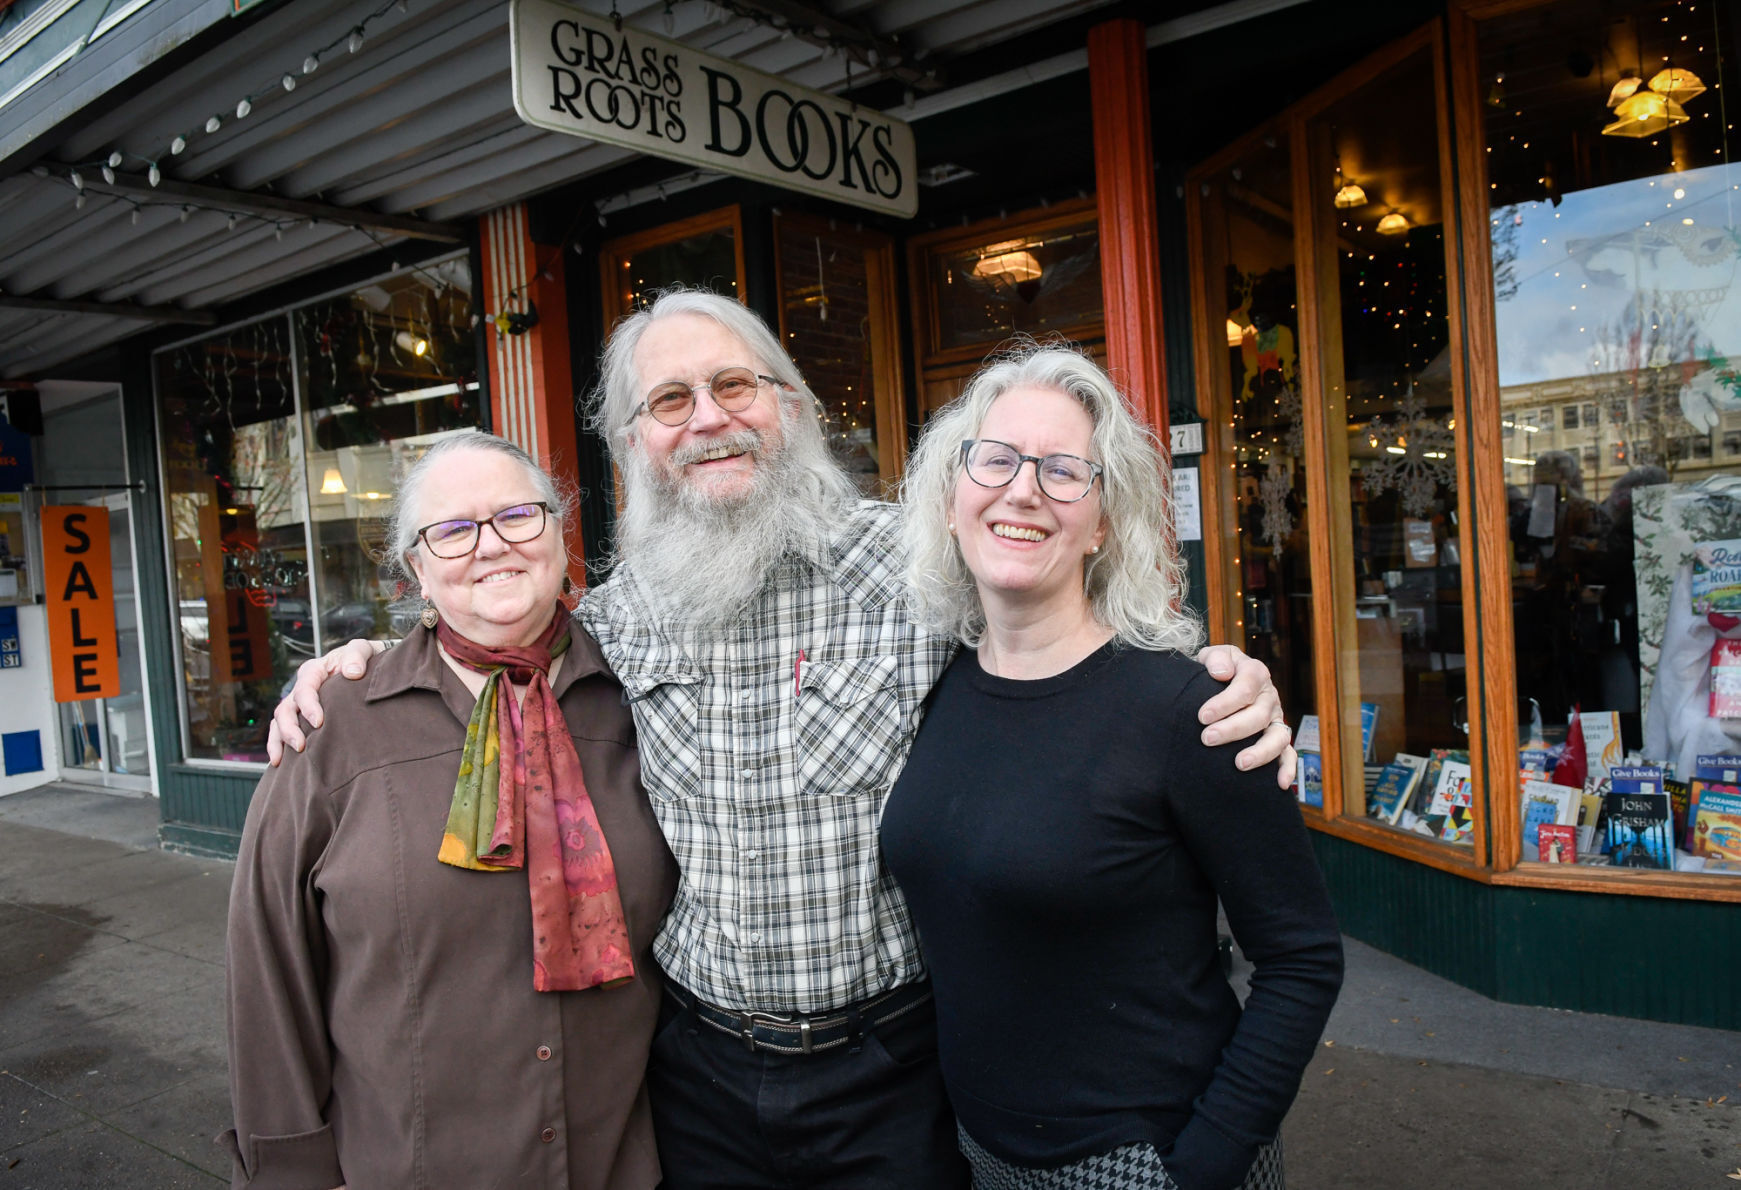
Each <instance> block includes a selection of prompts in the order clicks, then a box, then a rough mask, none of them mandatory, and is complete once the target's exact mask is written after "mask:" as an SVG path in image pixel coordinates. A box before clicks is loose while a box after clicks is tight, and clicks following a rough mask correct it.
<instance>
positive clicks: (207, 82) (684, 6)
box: [0, 0, 1298, 377]
mask: <svg viewBox="0 0 1741 1190" xmlns="http://www.w3.org/2000/svg"><path fill="white" fill-rule="evenodd" d="M1109 2H1110V0H812V3H811V4H808V5H807V4H801V3H795V2H792V0H760V2H756V3H750V2H748V0H742V2H739V0H727V2H726V3H724V4H718V3H707V2H703V0H674V2H673V3H670V4H667V3H666V0H652V2H651V3H645V2H641V0H621V2H620V3H619V4H618V8H619V11H620V13H621V15H622V17H623V20H624V22H625V23H626V24H631V25H636V26H639V27H642V28H644V29H646V30H648V31H650V32H653V33H657V34H660V35H662V36H667V37H670V38H672V39H674V40H679V41H683V42H686V43H688V44H691V45H694V46H696V47H697V48H701V49H705V50H707V51H708V52H710V53H714V54H717V55H720V56H722V57H728V58H732V59H734V60H737V61H740V62H742V63H744V64H746V65H749V66H753V67H755V68H757V69H760V70H763V71H766V72H768V73H770V74H775V75H779V76H781V77H784V78H786V79H788V80H790V81H792V82H794V83H798V84H801V85H803V86H806V87H811V88H815V89H817V90H823V91H839V90H843V89H846V87H847V85H848V77H849V64H850V77H851V81H852V85H853V86H854V87H857V86H861V85H863V84H864V83H866V82H868V81H871V80H872V79H875V78H878V77H895V78H897V79H905V80H907V81H908V83H909V85H911V86H912V87H913V88H914V91H915V94H914V95H913V97H912V102H911V104H910V106H909V109H908V111H907V112H906V113H901V114H906V115H908V117H909V118H917V117H922V116H923V115H924V114H925V112H926V111H927V110H931V109H935V110H943V108H944V107H946V106H952V105H951V104H949V102H948V97H947V93H944V94H941V95H937V96H927V94H926V87H927V79H926V78H925V73H926V71H927V70H929V69H932V68H934V67H936V66H937V65H939V64H946V63H947V62H948V61H949V60H951V59H952V58H955V57H958V56H960V55H962V54H964V53H967V52H969V51H973V50H979V49H984V48H986V47H988V46H993V45H996V44H999V43H1002V42H1005V41H1008V40H1009V39H1011V38H1014V37H1017V36H1019V35H1021V34H1025V33H1029V32H1032V31H1034V30H1036V29H1040V28H1044V27H1045V26H1048V25H1051V24H1054V23H1056V22H1058V21H1061V20H1066V19H1069V18H1071V17H1076V16H1079V15H1082V14H1084V13H1089V12H1092V11H1093V10H1094V9H1097V8H1099V7H1102V6H1104V5H1105V4H1106V3H1109ZM1296 2H1298V0H1237V2H1236V3H1233V4H1223V5H1219V6H1217V7H1216V8H1215V9H1213V10H1211V11H1212V12H1214V13H1223V14H1224V15H1225V19H1222V20H1218V21H1215V22H1214V23H1229V22H1230V21H1231V20H1237V19H1243V18H1245V17H1247V16H1251V15H1256V14H1257V13H1258V12H1262V11H1269V10H1272V9H1274V8H1277V7H1282V6H1284V5H1285V4H1287V3H1296ZM581 7H584V8H587V9H588V10H589V11H592V12H596V13H609V12H610V11H611V7H612V5H611V0H602V2H601V0H587V2H586V3H584V4H583V5H581ZM1185 7H1187V8H1188V7H1192V6H1189V5H1187V6H1185ZM1198 7H1201V6H1198ZM1204 17H1205V13H1203V12H1198V13H1196V14H1195V16H1194V17H1187V18H1185V19H1186V20H1187V21H1193V20H1194V21H1196V22H1198V23H1205V22H1204ZM128 20H129V21H141V22H144V21H149V20H156V21H158V22H159V23H163V24H171V25H173V26H174V29H175V30H176V32H175V36H178V37H180V38H182V39H183V40H186V39H187V38H191V37H193V36H195V35H196V34H197V33H199V32H200V31H201V28H202V26H201V25H200V22H201V21H204V22H205V24H204V26H203V28H204V30H205V34H206V36H207V37H210V36H211V35H212V34H213V33H214V32H221V30H219V29H217V28H216V26H215V24H214V18H213V17H212V7H211V0H203V2H202V3H194V2H193V0H155V2H154V3H152V4H147V5H144V6H143V7H142V8H140V9H138V10H137V11H136V12H135V13H134V15H132V16H130V17H129V18H128ZM128 29H129V27H128V25H127V24H125V23H123V24H122V25H121V26H120V27H118V28H116V29H114V30H112V31H110V32H109V34H108V35H107V38H106V39H105V40H109V41H110V45H111V46H113V47H116V48H114V49H110V50H106V51H105V53H104V54H99V53H98V51H99V50H100V49H103V45H104V43H103V41H98V42H95V43H93V45H92V46H90V47H88V48H87V49H86V50H85V51H84V53H85V54H89V55H91V58H92V61H91V62H90V63H89V64H88V65H87V64H86V63H85V61H84V57H83V56H82V55H79V56H74V57H73V58H72V59H71V60H70V61H69V62H67V63H66V64H65V65H63V66H61V67H60V68H59V72H58V73H57V74H56V75H55V76H53V77H51V78H48V79H46V80H45V81H43V82H40V83H38V84H36V85H35V87H34V88H33V89H32V90H31V91H28V92H26V93H25V94H23V95H22V96H21V97H19V98H17V99H14V100H13V103H12V104H9V105H8V108H11V109H13V110H6V109H0V160H3V161H6V162H8V163H9V166H10V168H11V169H12V170H13V171H14V172H12V173H11V174H10V176H7V177H4V178H0V228H4V234H3V236H0V376H7V377H15V376H25V375H32V376H40V375H43V374H44V372H45V370H47V369H51V368H53V367H54V366H55V365H56V364H59V363H62V362H64V361H67V360H70V359H72V358H74V357H76V356H79V355H83V354H85V353H86V352H89V351H91V350H93V349H95V348H98V347H101V346H104V345H106V344H110V343H113V342H115V341H117V340H120V339H123V338H125V337H127V336H128V335H131V334H134V333H137V332H138V331H140V330H141V329H144V328H145V327H147V326H149V325H151V324H152V323H161V322H169V321H180V322H186V323H188V324H193V325H197V324H199V323H200V322H202V321H205V322H208V323H209V321H210V320H211V311H212V310H213V309H215V308H217V307H220V306H222V305H223V304H225V303H227V302H230V301H233V300H235V299H237V298H240V297H243V296H245V295H248V294H250V293H256V292H260V291H262V290H265V289H268V288H270V287H271V286H274V285H277V284H279V283H281V282H284V281H286V280H289V279H291V278H293V277H296V276H299V275H302V274H306V273H310V272H313V271H315V270H319V269H323V268H326V267H329V266H331V265H334V264H337V263H340V262H342V261H345V260H347V259H351V258H355V257H359V256H362V255H365V254H368V253H370V252H374V251H376V250H377V249H379V248H381V247H384V246H390V245H393V244H396V243H401V242H403V241H405V240H406V239H407V238H409V237H417V238H422V239H432V240H437V241H441V240H448V241H450V242H453V243H455V244H456V245H458V244H460V243H463V242H464V238H465V236H466V234H467V232H466V225H467V223H468V221H469V220H471V219H473V218H474V217H476V216H477V215H479V214H481V213H483V212H485V211H488V210H491V209H493V208H496V207H499V206H502V205H504V204H507V203H511V202H515V201H518V200H520V199H524V198H527V197H529V196H531V195H534V194H537V193H539V192H541V191H544V190H549V189H551V188H553V187H556V186H558V185H562V184H565V183H570V182H573V181H576V180H578V179H583V178H586V177H589V176H592V175H595V174H598V173H600V172H602V171H605V170H608V169H611V168H612V167H614V166H617V165H620V164H622V163H623V162H625V161H628V160H630V159H632V158H633V157H634V156H635V154H633V153H632V152H631V151H629V150H626V149H621V148H614V147H610V146H606V145H602V144H595V143H593V142H590V141H587V140H583V139H579V138H576V137H571V136H565V135H561V134H557V133H551V132H545V131H540V130H538V129H535V128H531V127H528V126H527V125H525V124H523V123H521V121H520V120H519V118H518V117H517V116H516V115H515V112H514V107H513V102H512V98H511V91H510V77H509V46H508V9H507V5H506V4H504V3H501V2H500V0H397V2H396V0H370V2H368V3H362V2H359V0H297V2H296V3H294V4H283V5H280V6H278V7H277V8H276V9H274V10H273V11H270V12H268V13H266V14H265V15H264V16H262V17H259V18H258V19H255V20H253V21H252V22H251V23H247V24H245V25H239V26H238V28H237V31H236V32H235V33H234V34H233V35H231V36H229V37H227V38H224V39H221V40H219V41H218V43H217V44H216V46H215V48H213V49H211V50H209V51H206V52H204V53H202V54H199V55H198V56H197V57H194V58H193V59H192V60H191V61H190V62H187V63H186V64H184V65H181V66H180V67H179V68H178V69H176V70H175V71H174V73H173V74H170V75H168V77H163V78H160V79H158V80H157V81H155V82H152V83H151V84H150V85H148V86H145V87H143V88H137V87H131V86H126V85H124V84H125V83H126V82H127V80H126V78H125V71H126V68H125V63H124V62H123V63H122V64H120V65H117V64H116V58H117V54H118V53H119V51H120V50H121V49H122V48H125V47H124V46H123V42H124V41H125V37H126V35H127V33H128ZM359 34H360V35H359ZM135 40H136V41H141V43H142V44H144V45H147V46H148V47H149V45H155V44H156V43H151V42H149V39H141V38H138V37H135ZM1153 40H1154V39H1153V37H1151V42H1152V41H1153ZM158 48H159V49H160V50H161V46H159V47H158ZM136 52H137V53H138V54H139V62H140V64H141V68H143V67H144V65H146V64H147V57H148V55H147V53H146V50H145V49H139V50H137V51H136ZM311 56H312V57H313V58H314V59H316V60H315V61H314V62H313V69H312V70H310V69H307V67H308V65H309V59H310V58H311ZM873 58H874V59H875V61H876V62H877V65H876V66H875V67H872V66H870V65H869V63H870V61H871V60H872V59H873ZM1017 65H1020V64H1019V63H1012V66H1017ZM106 80H107V81H111V82H112V84H113V86H114V87H115V88H118V89H114V90H111V91H110V92H108V93H107V94H104V93H103V92H102V91H101V89H100V88H101V87H102V85H103V84H104V82H105V81H106ZM285 80H288V82H289V83H290V84H292V86H293V89H286V87H285V85H284V81H285ZM983 89H984V88H983V84H981V85H980V91H983ZM38 92H41V95H39V94H38ZM68 96H73V97H75V98H74V99H72V100H69V99H68V98H67V97H68ZM93 96H95V98H93ZM117 97H118V98H117ZM244 99H246V100H247V101H248V102H247V110H246V114H245V115H243V116H240V117H238V114H237V111H238V105H239V104H240V103H241V101H242V100H244ZM74 102H77V103H79V104H80V105H81V106H80V107H79V110H78V111H77V112H76V113H73V112H67V111H66V110H65V109H66V108H67V107H68V106H70V105H71V104H72V103H74ZM57 103H58V104H59V105H60V108H59V111H60V113H61V115H62V118H61V119H60V122H59V123H58V124H57V125H56V126H55V127H54V128H52V129H50V130H48V131H46V132H41V133H35V131H34V129H33V128H32V127H31V125H30V122H29V121H28V120H26V119H24V118H22V116H21V115H20V112H21V111H22V110H23V109H22V108H20V107H18V106H17V105H24V106H25V107H29V105H32V104H34V105H35V108H34V109H33V110H34V111H35V112H36V113H38V115H37V122H38V123H41V117H40V112H41V111H44V110H52V109H53V108H54V105H55V104H57ZM105 103H106V104H107V105H108V109H109V110H106V111H101V112H100V114H97V115H95V116H94V117H92V116H91V113H92V112H93V111H94V110H98V109H100V108H101V107H102V105H103V104H105ZM75 117H76V118H75ZM208 121H213V123H208ZM208 128H211V129H212V130H211V131H207V129H208ZM66 129H71V130H70V131H63V130H66ZM8 136H10V137H11V138H12V139H11V140H8V139H7V138H8ZM25 137H28V139H21V138H25ZM178 137H179V138H183V139H184V140H185V148H184V149H183V150H182V151H181V152H179V153H174V152H172V146H173V145H174V144H175V142H176V140H177V138H178ZM116 153H118V154H120V164H119V165H118V166H115V167H114V168H113V172H114V175H115V179H114V182H113V183H109V182H106V181H105V179H104V176H103V173H102V169H103V166H104V165H105V164H106V163H107V162H108V161H109V160H110V159H111V154H116ZM74 167H76V168H77V172H78V174H79V179H78V180H79V183H80V184H82V191H81V189H80V188H79V186H76V185H75V183H74V181H73V179H72V178H71V177H70V170H71V169H72V168H74ZM153 168H155V170H156V171H157V172H158V173H159V175H160V181H159V183H158V184H157V185H155V186H153V185H152V184H151V181H150V177H149V175H150V174H151V172H152V170H153ZM81 199H82V201H81Z"/></svg>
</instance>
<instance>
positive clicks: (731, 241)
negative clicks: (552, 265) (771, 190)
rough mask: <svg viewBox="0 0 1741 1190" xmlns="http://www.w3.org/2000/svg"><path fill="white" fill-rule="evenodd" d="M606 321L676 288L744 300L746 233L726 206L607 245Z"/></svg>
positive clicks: (602, 255) (604, 278)
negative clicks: (658, 293) (700, 290)
mask: <svg viewBox="0 0 1741 1190" xmlns="http://www.w3.org/2000/svg"><path fill="white" fill-rule="evenodd" d="M599 262H600V263H599V268H600V270H601V276H600V281H601V283H602V284H603V286H604V310H605V321H606V322H607V323H612V322H615V321H616V320H617V319H618V318H621V317H622V316H623V315H625V314H632V313H633V312H634V311H636V310H639V309H641V308H642V307H643V306H645V305H647V304H648V303H649V302H650V301H651V300H652V298H653V295H654V294H655V293H657V292H658V291H659V290H661V289H666V288H669V287H670V286H673V285H687V286H691V287H693V288H696V289H711V290H712V291H713V292H714V293H718V294H723V295H724V296H726V297H734V298H738V299H739V300H740V301H741V300H742V298H743V285H744V259H743V229H742V227H741V226H740V222H739V215H738V209H737V208H736V207H726V208H724V209H722V210H718V211H710V212H708V213H707V214H705V215H696V216H694V217H692V218H689V219H681V220H678V221H677V222H675V223H667V224H663V225H662V226H659V227H655V228H650V229H649V230H647V231H641V232H635V233H634V234H632V235H627V236H621V237H618V238H617V239H614V240H609V241H606V243H605V245H604V248H603V251H602V252H601V253H600V255H599Z"/></svg>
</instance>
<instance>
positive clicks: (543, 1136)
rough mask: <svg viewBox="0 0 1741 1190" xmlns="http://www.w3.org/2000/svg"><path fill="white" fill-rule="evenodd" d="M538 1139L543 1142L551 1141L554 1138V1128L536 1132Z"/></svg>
mask: <svg viewBox="0 0 1741 1190" xmlns="http://www.w3.org/2000/svg"><path fill="white" fill-rule="evenodd" d="M538 1139H539V1140H541V1141H543V1142H544V1143H545V1144H549V1143H550V1142H551V1141H553V1140H555V1139H556V1129H554V1128H546V1129H545V1130H544V1131H542V1132H540V1133H539V1134H538Z"/></svg>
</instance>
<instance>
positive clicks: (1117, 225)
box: [1088, 20, 1167, 442]
mask: <svg viewBox="0 0 1741 1190" xmlns="http://www.w3.org/2000/svg"><path fill="white" fill-rule="evenodd" d="M1144 36H1145V30H1144V27H1143V24H1142V22H1141V21H1136V20H1116V21H1108V22H1106V23H1105V24H1103V25H1096V26H1094V28H1092V29H1090V30H1089V31H1088V78H1089V83H1090V88H1091V92H1092V96H1093V105H1094V179H1095V186H1096V190H1097V195H1096V196H1097V201H1098V202H1099V204H1100V277H1101V286H1102V289H1103V290H1104V292H1105V295H1106V357H1107V364H1108V371H1110V372H1111V374H1112V376H1113V378H1114V380H1115V381H1116V382H1117V383H1118V384H1119V386H1120V387H1121V388H1123V389H1124V391H1125V392H1127V393H1129V394H1130V395H1131V396H1132V398H1133V399H1135V400H1137V401H1138V402H1140V406H1141V408H1142V410H1143V412H1144V413H1145V414H1146V415H1147V417H1148V420H1149V422H1150V424H1152V425H1153V426H1154V427H1155V429H1156V431H1157V432H1158V433H1159V434H1160V435H1161V441H1163V442H1165V441H1166V440H1167V362H1166V356H1165V352H1164V349H1163V346H1162V342H1161V325H1162V323H1161V257H1160V242H1159V232H1158V229H1157V226H1156V215H1155V159H1154V145H1153V142H1152V140H1151V139H1150V136H1149V68H1148V47H1147V45H1146V44H1145V42H1144Z"/></svg>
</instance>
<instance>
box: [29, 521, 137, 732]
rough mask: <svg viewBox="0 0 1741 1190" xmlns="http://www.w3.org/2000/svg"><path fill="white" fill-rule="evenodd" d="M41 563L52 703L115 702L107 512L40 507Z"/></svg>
mask: <svg viewBox="0 0 1741 1190" xmlns="http://www.w3.org/2000/svg"><path fill="white" fill-rule="evenodd" d="M42 561H43V575H44V578H45V580H46V583H47V587H48V598H47V605H48V653H49V657H50V658H51V659H52V662H53V666H54V700H55V701H56V702H78V701H80V700H82V699H87V698H114V697H115V696H116V695H117V694H120V693H121V664H120V662H121V645H120V640H119V638H118V637H117V636H116V633H115V586H114V573H113V572H112V571H111V570H110V558H109V510H108V509H106V508H93V507H87V506H85V505H50V506H48V507H45V508H44V509H43V510H42Z"/></svg>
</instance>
